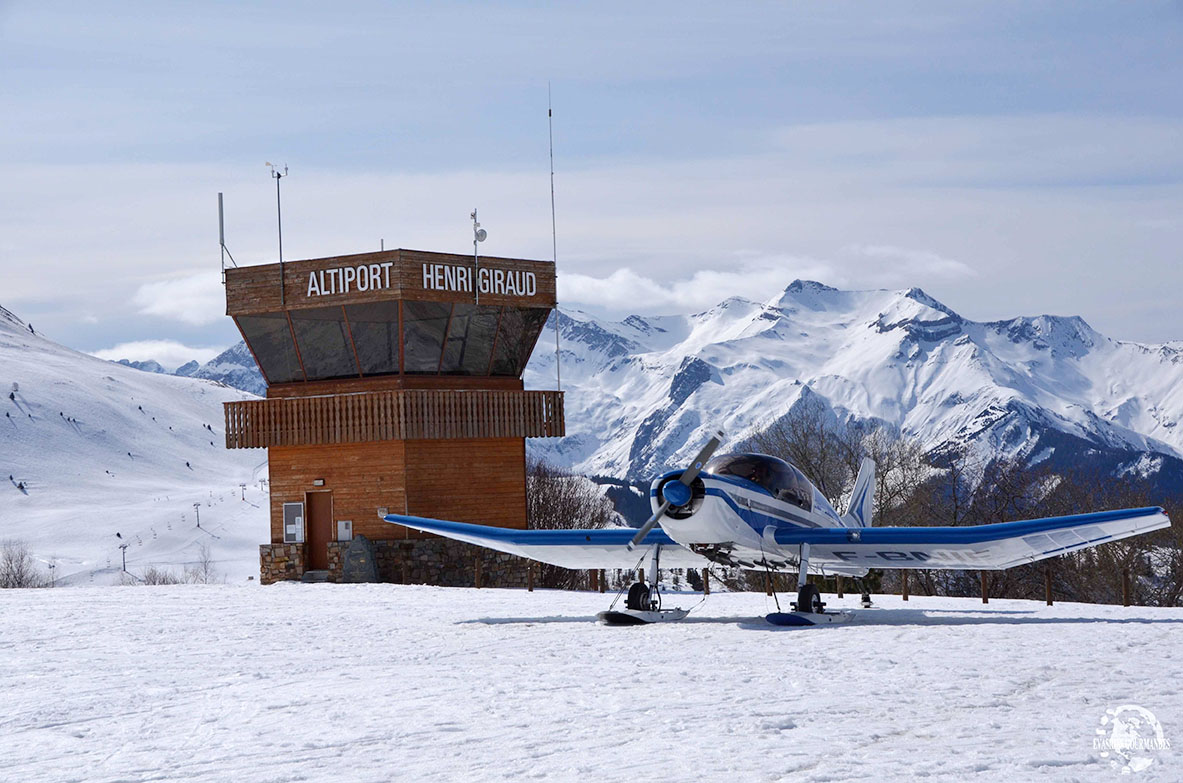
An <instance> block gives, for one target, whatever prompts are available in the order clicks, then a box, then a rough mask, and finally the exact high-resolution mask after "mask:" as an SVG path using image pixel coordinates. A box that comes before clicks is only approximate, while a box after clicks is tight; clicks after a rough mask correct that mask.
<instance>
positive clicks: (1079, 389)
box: [526, 281, 1183, 490]
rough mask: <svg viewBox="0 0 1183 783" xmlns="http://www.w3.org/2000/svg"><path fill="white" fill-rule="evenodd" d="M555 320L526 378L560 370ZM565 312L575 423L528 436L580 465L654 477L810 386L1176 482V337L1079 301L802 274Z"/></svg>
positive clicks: (912, 429)
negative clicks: (991, 297)
mask: <svg viewBox="0 0 1183 783" xmlns="http://www.w3.org/2000/svg"><path fill="white" fill-rule="evenodd" d="M554 323H555V319H554V317H553V316H552V318H551V320H550V322H549V323H548V326H547V331H546V332H544V333H543V336H542V338H541V339H540V340H539V344H538V347H537V349H536V350H535V352H534V355H533V357H532V359H531V362H530V364H529V366H528V368H527V371H526V384H527V387H528V388H554V384H555V367H554V363H555V356H554V332H553V328H554ZM558 323H559V328H560V339H561V344H562V379H563V388H564V390H565V391H566V392H567V396H566V409H567V412H568V413H567V437H566V438H564V439H562V440H554V441H536V442H532V443H531V445H532V446H533V447H534V448H535V450H536V452H537V453H539V454H540V455H542V456H545V457H546V458H548V459H550V460H552V461H554V462H555V463H557V464H560V465H564V466H567V467H570V468H573V469H574V470H577V471H579V472H583V473H589V474H603V475H610V476H618V477H628V478H630V479H643V478H648V477H651V476H652V475H653V474H654V473H656V472H658V471H661V470H665V469H668V467H669V466H671V465H677V464H679V463H683V462H685V461H687V460H689V459H690V458H691V457H692V456H693V454H694V453H695V451H696V450H697V449H698V448H699V447H700V446H701V444H702V442H703V441H704V440H705V438H706V428H708V427H717V426H722V427H723V428H724V429H725V430H726V432H727V434H728V435H729V441H730V442H731V443H737V442H739V441H741V440H743V439H744V438H746V437H748V436H750V435H751V434H753V433H754V432H756V431H758V430H760V429H763V428H765V427H767V426H769V425H770V424H771V423H772V422H774V421H776V420H777V419H778V418H779V417H781V416H784V415H786V414H788V413H789V412H790V410H791V409H792V408H793V406H794V405H796V404H799V403H800V401H801V400H803V399H806V398H810V397H812V398H816V399H817V400H820V401H821V402H822V403H823V404H824V405H825V406H827V407H828V408H829V409H830V410H832V411H833V412H834V414H835V415H836V416H837V417H838V418H839V419H840V420H847V419H850V418H854V419H860V420H868V419H875V420H879V421H882V422H885V423H887V424H888V425H890V426H892V427H894V428H896V429H898V430H899V431H901V432H902V433H904V434H905V435H907V436H909V437H913V438H917V439H919V440H920V441H921V442H922V444H923V445H924V446H925V447H926V448H927V449H929V450H935V449H941V448H945V447H951V446H953V447H962V446H969V447H971V448H975V449H979V450H981V451H982V452H983V453H987V454H991V455H997V456H1010V457H1016V458H1019V459H1023V460H1027V461H1030V462H1038V461H1042V460H1053V461H1062V460H1073V461H1076V460H1079V459H1081V458H1082V456H1087V457H1089V458H1091V459H1093V460H1094V461H1095V462H1097V463H1098V466H1099V467H1102V468H1103V469H1104V470H1106V471H1108V472H1120V471H1122V470H1126V471H1129V470H1137V471H1139V472H1141V473H1142V474H1144V475H1157V474H1162V475H1163V477H1164V479H1167V480H1168V483H1170V484H1172V485H1174V484H1178V489H1180V490H1183V461H1180V458H1181V457H1183V343H1169V344H1164V345H1141V344H1138V343H1129V342H1121V341H1117V340H1112V339H1110V338H1108V337H1105V336H1104V335H1102V334H1099V333H1098V332H1096V331H1095V330H1093V329H1092V328H1091V327H1090V326H1089V325H1088V324H1087V323H1085V322H1084V321H1083V320H1081V319H1080V318H1077V317H1057V316H1046V315H1045V316H1037V317H1033V318H1015V319H1013V320H1009V321H996V322H989V323H978V322H974V321H970V320H967V319H965V318H962V317H961V316H959V315H958V314H957V313H955V312H953V311H952V310H951V309H949V308H948V307H946V306H945V305H943V304H941V303H940V302H938V301H936V300H935V299H933V298H932V297H930V296H928V295H927V294H925V293H924V292H923V291H921V290H920V289H918V288H913V289H909V290H906V291H884V290H878V291H840V290H838V289H835V288H830V287H828V286H825V285H822V284H820V283H815V282H807V281H795V282H794V283H792V284H791V285H790V286H788V288H786V289H785V290H784V291H781V292H778V293H777V294H776V295H775V296H773V297H771V298H770V299H769V300H767V301H765V302H753V301H749V300H746V299H741V298H732V299H728V300H726V301H723V302H721V303H720V304H718V305H716V306H715V307H713V308H711V309H710V310H707V311H706V312H702V313H695V314H693V315H686V316H682V315H675V316H662V317H641V316H636V315H634V316H630V317H628V318H626V319H624V320H623V321H619V322H609V321H604V320H601V319H597V318H595V317H593V316H591V315H588V314H586V313H582V312H578V311H572V310H565V311H563V312H562V313H561V315H560V316H559V318H558ZM724 448H726V444H725V445H724Z"/></svg>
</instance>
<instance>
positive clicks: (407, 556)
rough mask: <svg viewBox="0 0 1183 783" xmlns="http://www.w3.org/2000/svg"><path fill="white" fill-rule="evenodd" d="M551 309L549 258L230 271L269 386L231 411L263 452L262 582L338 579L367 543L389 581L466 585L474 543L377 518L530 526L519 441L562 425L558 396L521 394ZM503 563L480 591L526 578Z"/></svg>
mask: <svg viewBox="0 0 1183 783" xmlns="http://www.w3.org/2000/svg"><path fill="white" fill-rule="evenodd" d="M554 305H555V268H554V264H553V263H551V262H547V261H526V260H521V259H510V258H491V257H490V258H480V259H479V260H475V259H474V258H473V257H471V256H461V255H451V254H445V253H429V252H421V251H415V250H390V251H385V252H380V253H363V254H359V255H349V256H340V257H335V258H318V259H310V260H305V261H294V262H289V263H285V264H267V265H263V266H252V267H242V268H238V269H228V270H226V314H227V315H229V316H230V317H232V318H233V319H234V321H235V323H236V324H237V325H238V328H239V330H240V331H241V332H242V337H243V339H244V340H245V341H246V344H247V346H248V347H249V348H250V351H251V353H252V354H253V355H254V357H255V361H256V362H257V363H258V365H259V369H260V371H261V372H262V373H263V377H264V379H265V380H266V381H267V398H266V399H264V400H249V401H243V402H229V403H226V405H225V413H226V447H227V448H232V449H243V448H266V449H267V454H268V462H269V470H270V484H271V541H270V543H267V544H263V545H262V546H261V548H260V550H261V551H260V562H261V578H262V581H263V582H264V583H269V582H274V581H277V580H281V579H298V578H301V577H302V576H303V575H304V574H305V573H306V572H314V573H316V574H318V575H319V576H321V577H322V578H323V577H327V578H330V579H332V578H334V577H335V576H337V575H339V574H340V569H341V559H342V554H343V552H344V550H345V548H347V547H348V546H349V544H350V541H351V540H352V539H353V538H354V537H355V536H359V535H364V536H365V537H366V538H367V539H369V541H370V542H371V543H372V545H373V547H374V558H375V560H376V562H377V564H378V571H379V578H381V579H383V580H387V581H416V582H429V583H435V584H472V581H473V570H474V568H477V569H478V570H479V568H480V566H477V565H474V560H473V557H474V556H475V555H474V554H473V552H474V550H473V549H472V548H470V547H467V545H464V544H457V542H452V541H447V540H444V539H439V538H429V537H427V536H424V535H423V534H421V533H418V532H416V531H412V530H409V529H407V528H404V527H401V526H395V525H391V524H389V523H386V522H383V521H381V520H380V519H379V512H380V510H382V509H388V510H389V511H390V512H392V513H406V514H412V515H416V516H425V517H435V518H441V519H452V520H457V521H461V522H472V523H477V524H488V525H497V526H502V527H519V528H522V527H525V525H526V487H525V483H526V481H525V459H526V453H525V439H526V438H539V437H556V436H561V435H563V433H564V424H563V396H562V392H558V391H526V390H525V389H524V388H523V384H522V371H523V370H524V369H525V366H526V361H527V360H528V359H529V357H530V354H531V352H532V351H533V349H534V345H535V343H536V342H537V341H538V336H539V333H540V332H541V330H542V327H543V325H544V324H545V323H546V320H547V317H548V316H549V314H550V311H551V309H552V308H553V307H554ZM498 557H500V558H502V559H503V558H504V556H494V557H491V558H490V562H488V563H487V565H486V568H487V570H486V572H485V579H486V582H491V583H498V584H512V583H516V582H517V581H518V580H522V579H524V578H525V575H524V569H523V568H521V566H520V565H519V564H516V563H515V564H511V563H509V562H500V561H498ZM493 561H497V562H493ZM518 571H520V572H521V573H520V575H517V572H518Z"/></svg>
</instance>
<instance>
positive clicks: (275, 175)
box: [264, 162, 288, 307]
mask: <svg viewBox="0 0 1183 783" xmlns="http://www.w3.org/2000/svg"><path fill="white" fill-rule="evenodd" d="M264 165H266V166H267V168H269V169H271V177H272V179H274V180H275V224H276V227H277V228H278V229H279V306H280V307H283V306H284V304H285V302H284V298H283V294H284V284H283V207H282V206H281V205H280V201H279V181H280V180H281V179H283V178H284V177H286V176H287V175H288V166H287V164H286V163H285V164H284V166H283V173H282V174H280V173H279V167H278V166H274V165H272V164H271V163H270V162H268V163H266V164H264Z"/></svg>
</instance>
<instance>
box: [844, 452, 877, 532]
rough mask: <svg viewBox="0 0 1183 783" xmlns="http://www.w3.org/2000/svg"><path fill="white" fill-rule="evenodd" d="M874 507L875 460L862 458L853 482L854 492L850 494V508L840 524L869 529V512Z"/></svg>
mask: <svg viewBox="0 0 1183 783" xmlns="http://www.w3.org/2000/svg"><path fill="white" fill-rule="evenodd" d="M874 507H875V460H873V459H871V458H870V457H864V458H863V464H862V465H860V466H859V470H858V478H856V479H855V480H854V491H853V492H851V493H850V506H849V507H848V508H847V509H846V515H845V516H843V517H842V522H843V523H844V524H845V525H846V526H847V527H870V526H871V510H872V509H873V508H874Z"/></svg>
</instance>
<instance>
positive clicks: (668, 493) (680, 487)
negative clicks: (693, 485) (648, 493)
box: [661, 481, 691, 506]
mask: <svg viewBox="0 0 1183 783" xmlns="http://www.w3.org/2000/svg"><path fill="white" fill-rule="evenodd" d="M661 494H663V495H665V499H666V500H668V501H669V502H670V505H673V506H684V505H686V504H687V503H689V502H690V497H691V495H690V487H688V486H686V485H685V484H683V483H682V482H681V481H671V482H670V483H668V484H666V485H665V486H664V487H662V488H661Z"/></svg>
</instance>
